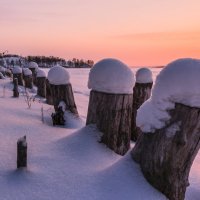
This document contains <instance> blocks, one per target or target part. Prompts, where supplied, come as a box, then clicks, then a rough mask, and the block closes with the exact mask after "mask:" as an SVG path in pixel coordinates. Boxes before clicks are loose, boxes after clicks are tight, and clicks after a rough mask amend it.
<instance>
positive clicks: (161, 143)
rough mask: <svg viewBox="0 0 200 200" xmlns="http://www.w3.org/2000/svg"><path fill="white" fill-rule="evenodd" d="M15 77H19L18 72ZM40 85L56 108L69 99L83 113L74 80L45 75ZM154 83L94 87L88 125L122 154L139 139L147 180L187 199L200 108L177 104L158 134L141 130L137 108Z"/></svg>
mask: <svg viewBox="0 0 200 200" xmlns="http://www.w3.org/2000/svg"><path fill="white" fill-rule="evenodd" d="M15 78H17V79H18V81H19V76H15ZM14 80H15V81H16V79H14ZM36 84H37V86H38V91H43V92H41V93H39V95H40V96H42V97H46V100H47V103H48V104H51V105H54V108H55V111H56V112H59V111H60V110H59V107H58V105H59V103H60V102H61V101H64V102H65V104H66V109H67V110H69V111H71V112H72V113H74V114H75V115H78V111H77V107H76V104H75V100H74V95H73V91H72V86H71V84H66V85H52V84H50V83H49V82H48V80H47V79H46V78H43V79H40V80H39V79H37V78H36ZM152 84H153V83H152V82H151V83H136V84H135V87H134V88H133V94H108V93H104V92H99V91H94V90H91V92H90V99H89V107H88V113H87V120H86V125H89V124H96V126H97V128H98V129H99V130H100V131H101V132H102V133H103V136H102V138H101V141H102V142H103V143H105V144H106V145H107V146H108V147H109V148H110V149H112V150H113V151H114V152H116V153H117V154H120V155H124V154H125V153H126V152H127V151H128V150H129V148H130V141H131V139H132V140H133V141H136V144H135V147H134V148H133V149H132V151H131V155H132V158H133V160H134V161H136V162H137V163H139V164H140V166H141V169H142V172H143V174H144V176H145V177H146V179H147V180H148V181H149V182H150V183H151V184H152V185H153V186H154V187H155V188H157V189H158V190H160V191H161V192H162V193H164V194H165V195H166V196H167V197H168V198H169V199H170V200H183V199H184V196H185V191H186V187H187V186H188V184H189V182H188V176H189V172H190V168H191V165H192V162H193V160H194V158H195V156H196V154H197V152H198V150H199V148H200V144H199V142H198V141H199V138H200V134H196V135H195V131H194V130H195V129H199V128H200V123H199V122H200V109H197V108H190V107H188V106H184V105H182V104H176V107H175V109H174V110H172V111H171V112H170V113H169V114H170V115H171V120H170V122H169V124H168V125H167V126H166V127H164V128H162V129H159V130H156V132H155V133H151V134H144V133H142V132H141V130H140V129H139V128H138V127H137V126H136V115H137V110H138V108H139V107H140V106H141V105H142V104H143V103H144V101H146V100H147V99H148V98H149V96H150V93H151V88H152ZM41 88H42V89H41ZM181 113H182V114H181ZM185 113H187V115H185ZM194 115H195V117H194ZM183 116H184V117H183ZM178 122H179V123H181V124H183V125H182V126H181V130H180V131H179V134H177V135H176V136H175V137H172V138H171V137H168V136H167V134H166V132H167V131H168V129H167V128H168V127H170V126H171V125H173V124H174V123H178ZM191 124H192V125H191Z"/></svg>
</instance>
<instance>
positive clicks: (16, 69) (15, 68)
mask: <svg viewBox="0 0 200 200" xmlns="http://www.w3.org/2000/svg"><path fill="white" fill-rule="evenodd" d="M12 73H13V74H21V73H22V68H21V67H20V66H14V68H13V69H12Z"/></svg>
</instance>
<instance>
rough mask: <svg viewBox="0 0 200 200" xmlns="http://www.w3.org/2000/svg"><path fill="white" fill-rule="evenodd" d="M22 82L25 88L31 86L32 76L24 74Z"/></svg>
mask: <svg viewBox="0 0 200 200" xmlns="http://www.w3.org/2000/svg"><path fill="white" fill-rule="evenodd" d="M24 82H25V87H26V88H30V89H32V88H33V76H32V75H28V76H27V75H24Z"/></svg>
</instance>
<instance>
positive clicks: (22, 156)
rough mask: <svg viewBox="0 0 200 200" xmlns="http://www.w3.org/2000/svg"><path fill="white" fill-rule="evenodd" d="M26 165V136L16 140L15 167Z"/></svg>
mask: <svg viewBox="0 0 200 200" xmlns="http://www.w3.org/2000/svg"><path fill="white" fill-rule="evenodd" d="M21 167H27V142H26V136H24V137H22V138H19V139H18V141H17V168H21Z"/></svg>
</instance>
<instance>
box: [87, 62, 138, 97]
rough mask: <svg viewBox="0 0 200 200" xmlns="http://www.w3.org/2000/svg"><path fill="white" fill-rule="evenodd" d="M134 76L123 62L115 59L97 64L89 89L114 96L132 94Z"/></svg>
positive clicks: (91, 76)
mask: <svg viewBox="0 0 200 200" xmlns="http://www.w3.org/2000/svg"><path fill="white" fill-rule="evenodd" d="M134 84H135V80H134V74H133V72H132V71H131V70H130V68H129V67H128V66H127V65H126V64H124V63H122V62H121V61H119V60H117V59H113V58H107V59H103V60H101V61H99V62H97V63H96V64H95V65H94V66H93V67H92V69H91V70H90V73H89V80H88V88H89V89H92V90H96V91H99V92H106V93H112V94H132V93H133V87H134Z"/></svg>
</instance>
